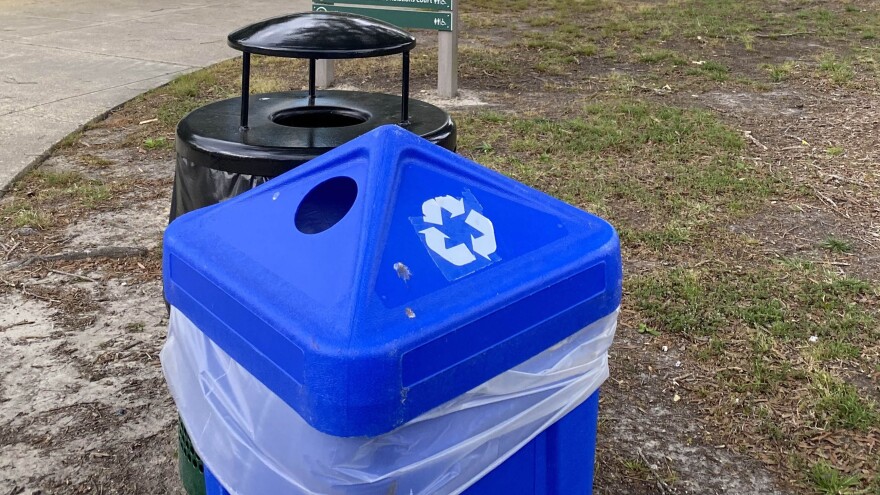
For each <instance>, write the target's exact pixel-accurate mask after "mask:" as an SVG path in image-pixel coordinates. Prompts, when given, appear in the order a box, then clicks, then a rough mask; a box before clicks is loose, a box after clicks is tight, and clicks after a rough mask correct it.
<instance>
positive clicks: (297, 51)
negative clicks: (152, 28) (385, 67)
mask: <svg viewBox="0 0 880 495" xmlns="http://www.w3.org/2000/svg"><path fill="white" fill-rule="evenodd" d="M227 40H228V42H229V46H231V47H232V48H235V49H236V50H240V51H243V52H247V53H257V54H260V55H269V56H273V57H288V58H314V59H342V58H364V57H382V56H385V55H394V54H396V53H403V52H408V51H410V50H412V49H413V48H414V47H415V46H416V39H415V38H414V37H413V36H412V35H411V34H409V33H407V32H406V31H404V30H402V29H400V28H398V27H396V26H393V25H391V24H388V23H385V22H382V21H379V20H376V19H373V18H370V17H365V16H361V15H356V14H347V13H341V12H301V13H298V14H290V15H285V16H281V17H273V18H272V19H266V20H265V21H260V22H257V23H255V24H251V25H249V26H245V27H243V28H241V29H239V30H237V31H234V32H232V33H230V34H229V36H228V38H227Z"/></svg>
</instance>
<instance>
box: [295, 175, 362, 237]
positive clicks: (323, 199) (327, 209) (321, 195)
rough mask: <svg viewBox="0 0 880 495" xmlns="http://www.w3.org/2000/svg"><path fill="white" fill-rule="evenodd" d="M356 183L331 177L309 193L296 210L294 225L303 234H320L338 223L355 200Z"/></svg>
mask: <svg viewBox="0 0 880 495" xmlns="http://www.w3.org/2000/svg"><path fill="white" fill-rule="evenodd" d="M357 193H358V187H357V182H355V181H354V179H352V178H351V177H333V178H332V179H327V180H325V181H324V182H322V183H320V184H318V185H317V186H315V187H314V188H312V190H311V191H309V192H308V193H307V194H306V195H305V197H304V198H303V199H302V201H301V202H300V204H299V206H298V207H297V209H296V216H295V217H294V223H295V224H296V229H297V230H299V231H300V232H302V233H303V234H320V233H321V232H324V231H325V230H327V229H329V228H330V227H332V226H334V225H336V224H337V223H339V221H340V220H342V218H343V217H345V215H346V214H347V213H348V211H349V210H351V207H352V205H354V200H355V199H357Z"/></svg>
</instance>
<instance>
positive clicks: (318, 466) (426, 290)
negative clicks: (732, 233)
mask: <svg viewBox="0 0 880 495" xmlns="http://www.w3.org/2000/svg"><path fill="white" fill-rule="evenodd" d="M163 256H164V260H163V261H164V284H165V294H166V297H167V299H168V301H169V303H170V304H171V306H172V316H171V329H170V332H169V339H168V342H167V343H166V346H165V348H164V349H163V353H162V363H163V367H164V371H165V375H166V378H167V380H168V384H169V388H170V389H171V392H172V395H173V396H174V399H175V402H176V403H177V405H178V408H179V411H180V415H181V418H182V421H183V422H184V424H185V425H186V427H187V430H188V431H189V432H190V435H191V437H192V441H193V446H194V448H195V449H196V451H197V452H198V453H199V455H200V456H201V457H202V459H203V461H204V463H205V478H206V486H207V489H208V493H215V494H221V493H236V494H241V495H249V494H250V493H257V491H256V490H257V488H254V487H260V488H259V490H261V492H262V493H327V494H336V493H340V494H346V495H347V494H353V495H354V494H368V493H383V494H384V493H399V494H410V493H412V494H413V495H418V494H429V493H442V494H445V493H467V494H469V495H478V494H501V493H503V494H514V495H515V494H523V495H526V494H528V495H531V494H559V495H570V494H576V493H580V494H588V493H591V488H592V478H593V457H594V450H595V440H596V424H597V414H598V387H599V384H600V383H601V382H602V381H603V380H604V379H605V377H607V373H608V371H607V348H608V345H610V342H611V339H612V338H613V332H614V327H615V324H616V315H617V308H618V307H619V305H620V298H621V292H622V290H621V284H622V273H621V259H620V246H619V241H618V237H617V234H616V232H615V231H614V229H613V228H612V227H611V226H610V225H609V224H608V223H607V222H605V221H604V220H602V219H600V218H598V217H596V216H593V215H591V214H588V213H586V212H584V211H582V210H579V209H577V208H574V207H572V206H570V205H567V204H565V203H563V202H561V201H558V200H556V199H554V198H552V197H550V196H548V195H546V194H543V193H541V192H539V191H536V190H534V189H531V188H529V187H527V186H525V185H522V184H520V183H518V182H516V181H514V180H512V179H510V178H507V177H505V176H503V175H500V174H498V173H496V172H493V171H491V170H488V169H486V168H484V167H481V166H480V165H477V164H475V163H473V162H471V161H469V160H467V159H465V158H463V157H461V156H458V155H456V154H454V153H452V152H449V151H447V150H445V149H443V148H440V147H438V146H436V145H433V144H431V143H429V142H428V141H425V140H423V139H421V138H419V137H417V136H415V135H413V134H411V133H409V132H407V131H405V130H403V129H401V128H399V127H397V126H385V127H381V128H379V129H376V130H375V131H372V132H370V133H368V134H366V135H364V136H362V137H360V138H357V139H355V140H353V141H351V142H349V143H348V144H346V145H343V146H341V147H339V148H337V149H335V150H333V151H331V152H329V153H327V154H325V155H322V156H321V157H318V158H316V159H314V160H312V161H311V162H309V163H307V164H305V165H303V166H301V167H299V168H297V169H295V170H293V171H291V172H289V173H287V174H284V175H282V176H280V177H279V178H277V179H275V180H273V181H272V182H269V183H267V184H265V185H263V186H261V187H259V188H257V189H254V190H252V191H250V192H247V193H245V194H242V195H240V196H238V197H236V198H234V199H231V200H229V201H227V202H224V203H221V204H219V205H216V206H212V207H208V208H204V209H200V210H197V211H195V212H192V213H189V214H186V215H184V216H182V217H181V218H179V219H178V220H175V221H174V222H173V223H172V224H171V225H170V226H169V228H168V229H167V231H166V234H165V240H164V254H163Z"/></svg>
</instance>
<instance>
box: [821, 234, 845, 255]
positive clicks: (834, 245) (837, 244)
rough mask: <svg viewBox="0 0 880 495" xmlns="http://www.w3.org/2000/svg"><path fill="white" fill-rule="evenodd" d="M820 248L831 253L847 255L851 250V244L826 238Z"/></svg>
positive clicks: (833, 238) (842, 240) (834, 238)
mask: <svg viewBox="0 0 880 495" xmlns="http://www.w3.org/2000/svg"><path fill="white" fill-rule="evenodd" d="M820 246H821V247H822V249H826V250H828V251H830V252H832V253H849V252H850V251H852V249H853V246H852V243H851V242H849V241H847V240H844V239H838V238H836V237H828V238H826V239H825V240H824V241H822V244H820Z"/></svg>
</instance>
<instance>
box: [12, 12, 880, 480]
mask: <svg viewBox="0 0 880 495" xmlns="http://www.w3.org/2000/svg"><path fill="white" fill-rule="evenodd" d="M464 10H465V11H464V13H463V15H462V18H463V20H464V24H465V31H464V35H463V40H462V50H461V56H462V62H461V63H462V68H461V74H462V86H463V87H464V88H466V89H467V92H466V94H465V96H466V98H465V99H464V100H463V101H462V102H460V103H461V104H460V105H458V106H455V105H457V104H456V103H454V102H438V103H439V104H442V105H452V106H450V109H451V110H452V111H453V112H454V116H455V117H456V120H457V121H458V123H459V125H460V148H459V151H460V152H461V153H463V154H465V155H467V156H470V157H472V158H474V159H475V160H477V161H478V162H480V163H484V164H486V165H487V166H490V167H493V168H496V169H498V170H501V171H503V172H504V173H507V174H508V175H511V176H513V177H515V178H517V179H518V180H522V181H524V182H526V183H529V184H531V185H533V186H535V187H538V188H540V189H542V190H545V191H548V192H550V193H551V194H554V195H556V196H558V197H561V198H563V199H565V200H566V201H570V202H572V203H574V204H577V205H579V206H582V207H584V208H587V209H590V210H593V211H598V212H600V213H601V214H602V215H603V216H605V217H606V218H608V219H609V220H610V221H611V222H612V223H613V224H615V226H616V227H618V229H619V230H620V232H621V236H622V239H623V248H624V258H625V271H626V273H627V275H626V277H627V278H626V281H625V292H626V295H625V300H624V310H623V312H622V316H621V323H620V330H619V333H618V338H617V340H616V344H615V346H614V347H613V350H612V353H611V361H612V378H611V379H610V380H609V381H608V382H607V384H606V385H605V386H604V387H603V395H602V397H603V399H602V415H601V416H602V419H601V421H600V439H599V451H598V465H597V478H596V492H597V493H601V494H607V495H618V494H619V495H624V494H655V493H656V494H673V493H675V494H686V493H687V494H752V493H755V494H777V493H778V494H790V493H791V494H793V493H820V494H837V493H841V494H842V493H865V494H877V493H880V474H878V472H880V454H878V450H877V449H878V440H880V413H878V409H877V405H876V403H877V401H878V400H880V389H878V385H877V384H878V383H880V357H878V356H880V347H878V342H880V334H878V329H880V325H878V309H877V308H878V306H880V292H878V289H877V287H878V283H880V268H878V267H880V263H878V261H877V260H878V258H880V195H878V193H877V191H878V190H880V188H878V186H880V165H878V163H880V160H878V158H880V156H878V153H880V151H878V150H880V142H878V133H877V131H878V119H877V117H876V115H877V109H878V108H880V95H878V91H877V84H876V74H877V69H878V66H877V63H878V59H877V57H878V56H880V49H878V46H877V42H876V33H874V31H873V30H874V29H875V28H876V26H877V25H880V22H878V21H880V12H878V9H877V6H876V5H875V4H873V3H872V2H855V1H847V2H825V1H800V0H785V1H778V2H753V1H746V2H733V1H706V0H689V1H674V2H673V1H670V2H666V1H659V2H618V1H611V0H609V1H599V0H581V1H577V2H567V3H560V2H551V3H549V4H546V5H544V4H541V5H535V4H533V3H526V2H521V1H519V0H497V1H494V0H481V1H479V2H475V3H473V4H470V5H466V6H465V8H464ZM419 43H420V48H419V49H417V51H416V53H415V54H414V56H413V87H414V91H415V93H414V94H417V95H419V97H423V98H424V99H429V100H431V99H432V98H431V96H430V92H429V91H428V90H429V88H431V87H432V86H433V84H434V73H433V70H434V64H435V63H436V59H435V58H434V57H436V49H435V37H433V36H431V35H430V34H428V35H426V36H424V37H420V40H419ZM395 64H399V62H396V61H394V60H391V61H383V60H367V61H362V62H358V63H344V64H341V65H340V67H339V71H338V75H339V78H340V81H341V82H342V83H343V84H345V85H346V87H357V88H362V89H368V90H382V91H386V92H391V93H393V92H395V91H396V90H397V88H396V84H397V81H396V78H395V74H397V73H398V70H399V67H398V65H395ZM236 71H237V65H236V64H234V63H227V64H221V65H220V66H218V67H215V68H213V69H211V70H210V71H205V72H200V73H196V74H193V75H191V76H187V77H185V78H183V79H181V80H179V81H177V82H175V83H172V84H171V85H169V86H168V87H165V88H160V89H159V90H158V91H155V92H152V93H150V94H148V95H145V96H144V97H142V98H139V99H136V100H134V101H132V102H130V103H129V104H127V105H125V106H124V107H123V108H121V109H119V110H118V111H116V112H114V113H113V114H111V115H110V116H109V118H108V119H106V120H104V121H102V122H99V123H96V124H95V125H92V126H89V127H88V128H87V129H86V130H85V131H84V132H82V133H80V134H77V135H74V136H71V138H70V139H68V140H65V142H63V143H61V145H60V146H59V147H58V148H57V149H56V150H55V152H54V154H53V155H52V156H51V157H50V158H49V159H48V160H46V162H45V163H43V164H42V165H41V166H40V167H39V168H38V169H37V170H36V171H35V172H34V173H32V174H31V175H30V176H28V177H26V178H25V179H23V180H22V181H20V182H19V183H18V184H16V186H15V187H14V189H13V190H12V191H11V192H10V193H9V194H8V195H7V196H6V197H4V198H2V200H0V218H2V223H0V308H2V311H0V494H4V493H9V494H15V495H18V494H36V493H43V494H56V493H57V494H68V493H70V494H81V493H90V494H101V493H104V494H113V493H138V494H140V493H157V494H159V493H182V491H181V488H180V484H179V481H178V479H177V474H176V465H177V464H176V463H177V459H176V456H177V453H176V451H177V443H176V433H175V428H176V415H175V413H174V407H173V404H172V402H171V400H170V398H169V396H168V393H167V391H166V389H165V387H164V380H163V378H162V375H161V369H160V365H159V361H158V351H159V349H160V348H161V345H162V343H163V339H164V335H165V325H166V324H167V321H166V313H165V307H164V303H163V301H162V296H161V280H160V279H161V269H160V268H161V267H160V263H161V234H162V231H163V229H164V226H165V224H166V221H167V215H168V205H169V203H170V189H171V188H170V184H171V179H172V174H173V168H172V167H173V150H172V146H173V140H174V134H173V129H174V124H175V123H176V122H177V120H178V119H179V118H180V117H182V116H183V115H185V113H186V112H187V111H189V110H191V109H192V108H195V107H196V106H199V105H201V104H204V103H205V102H206V101H210V100H214V99H217V98H222V97H229V96H232V95H234V94H235V91H236V90H237V76H236ZM254 74H255V78H256V81H255V83H254V85H253V87H254V88H256V89H258V90H259V91H274V90H279V89H284V88H287V87H296V88H299V87H301V86H302V84H303V83H304V81H303V78H302V75H303V74H304V66H303V65H302V64H295V63H293V64H291V63H287V62H273V61H267V60H265V59H256V60H255V62H254ZM810 337H816V339H817V340H816V341H815V343H814V341H811V340H809V339H808V338H810Z"/></svg>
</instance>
